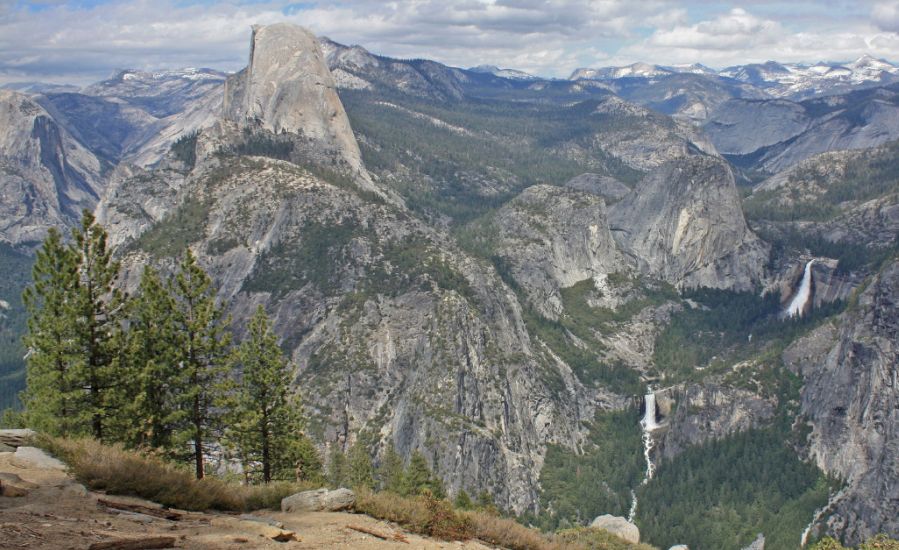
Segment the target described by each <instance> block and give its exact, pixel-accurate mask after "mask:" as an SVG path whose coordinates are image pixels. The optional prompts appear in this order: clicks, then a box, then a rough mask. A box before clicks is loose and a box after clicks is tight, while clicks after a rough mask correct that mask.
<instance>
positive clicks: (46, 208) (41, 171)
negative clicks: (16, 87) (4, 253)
mask: <svg viewBox="0 0 899 550" xmlns="http://www.w3.org/2000/svg"><path fill="white" fill-rule="evenodd" d="M0 128H2V129H3V132H2V133H0V220H2V221H0V241H5V242H7V243H10V244H12V245H20V244H25V245H28V244H31V245H33V244H35V243H37V242H40V241H41V240H43V238H44V236H45V235H46V233H47V230H48V229H49V228H50V227H65V226H67V225H69V224H71V223H72V222H73V221H76V220H78V219H80V217H81V210H82V209H84V208H87V209H93V207H94V205H95V204H96V203H97V201H98V199H99V196H100V193H101V192H102V173H103V171H104V169H105V168H106V167H105V166H104V164H103V163H102V162H101V161H100V160H99V159H98V158H97V157H96V156H95V155H94V154H93V153H91V152H90V150H88V149H87V148H86V147H85V146H84V145H83V144H81V143H80V142H79V141H78V140H76V139H75V138H74V137H72V135H71V134H69V133H68V132H67V131H66V130H65V129H64V128H62V127H61V126H60V125H59V124H58V123H57V121H56V120H55V119H54V118H53V117H52V116H51V115H50V114H49V113H48V112H47V111H46V110H45V109H44V108H43V107H41V106H40V105H38V104H37V103H36V102H35V101H33V100H32V99H30V98H29V97H28V96H25V95H23V94H20V93H17V92H10V91H6V90H0Z"/></svg>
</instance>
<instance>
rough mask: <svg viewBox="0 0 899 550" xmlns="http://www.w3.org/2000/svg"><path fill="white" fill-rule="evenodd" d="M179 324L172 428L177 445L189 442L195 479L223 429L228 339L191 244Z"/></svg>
mask: <svg viewBox="0 0 899 550" xmlns="http://www.w3.org/2000/svg"><path fill="white" fill-rule="evenodd" d="M173 290H174V297H175V304H176V307H175V327H176V330H177V332H178V334H180V338H179V342H178V344H179V345H178V349H177V355H176V361H177V365H178V369H179V372H178V380H177V383H178V384H179V385H180V388H181V390H180V392H179V396H178V401H179V408H180V409H181V414H182V417H181V420H180V422H179V423H178V425H177V426H176V429H175V432H174V434H173V435H174V445H175V446H176V447H179V448H180V446H181V445H183V444H184V445H186V444H190V446H191V447H192V448H193V452H192V453H191V454H192V460H193V462H194V465H195V469H196V476H197V479H202V478H203V477H205V475H206V472H205V452H206V450H207V444H208V443H210V442H211V441H212V440H214V439H216V436H217V435H218V433H219V432H220V430H221V428H222V419H223V412H222V409H221V407H219V405H220V404H221V403H222V401H223V397H224V394H225V391H226V389H227V386H226V374H227V355H228V345H229V343H230V338H229V336H228V334H226V333H225V330H224V327H225V326H226V325H227V321H224V322H223V320H222V311H221V309H220V308H219V307H218V306H217V305H216V303H215V293H214V291H213V289H212V281H211V280H210V278H209V276H208V275H207V274H206V272H205V271H203V269H202V268H201V267H200V266H199V264H197V259H196V257H195V256H194V255H193V252H191V251H190V249H188V250H187V252H185V255H184V258H183V260H182V261H181V265H180V268H179V272H178V274H177V275H176V276H175V284H174V287H173Z"/></svg>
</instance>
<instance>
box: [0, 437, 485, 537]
mask: <svg viewBox="0 0 899 550" xmlns="http://www.w3.org/2000/svg"><path fill="white" fill-rule="evenodd" d="M14 457H15V454H14V453H0V483H2V484H3V486H10V485H12V486H16V487H19V488H23V489H24V490H25V491H27V494H26V495H24V496H18V497H7V496H0V548H3V549H4V550H14V549H17V548H27V549H29V550H61V549H73V550H86V549H88V548H90V547H91V545H93V544H96V543H103V542H113V541H122V540H130V539H148V538H151V537H174V539H175V542H174V547H175V548H184V549H194V550H201V549H202V550H209V549H216V550H225V549H237V548H241V549H249V548H253V549H256V548H260V549H266V548H278V549H291V548H296V549H300V548H308V549H325V548H358V549H362V550H368V549H377V550H381V549H390V548H404V549H409V548H416V549H425V550H437V549H442V548H447V549H449V548H453V549H470V550H475V549H486V548H487V547H486V546H484V545H483V544H480V543H478V542H476V541H467V542H441V541H436V540H433V539H428V538H424V537H420V536H418V535H415V534H412V533H408V532H406V531H404V530H402V529H401V528H399V527H397V526H396V525H393V524H390V523H387V522H384V521H379V520H376V519H374V518H371V517H369V516H365V515H361V514H348V513H330V512H313V513H291V514H286V513H280V512H278V513H275V512H270V511H263V512H259V513H258V514H254V515H253V516H252V517H253V519H247V517H246V516H243V517H241V516H239V515H236V514H223V513H195V512H178V514H179V515H180V516H181V517H180V519H177V520H170V519H165V518H161V517H154V516H152V515H149V514H143V513H134V512H128V511H124V510H119V509H117V508H115V507H113V506H117V505H132V506H138V507H146V508H149V509H151V510H152V509H160V510H161V508H160V506H159V505H158V504H155V503H153V502H149V501H146V500H142V499H136V498H128V497H121V496H115V497H113V496H110V495H104V494H102V493H96V492H92V491H87V490H85V488H84V486H82V485H80V484H78V483H77V482H76V481H74V480H73V479H72V478H71V477H70V476H68V475H67V474H66V473H65V472H64V471H61V470H59V469H53V468H44V467H39V466H38V465H36V464H34V463H27V462H23V461H21V460H19V459H17V458H14ZM13 476H15V477H13ZM16 477H17V478H19V479H18V480H17V479H16ZM23 492H24V491H23ZM104 502H105V503H107V504H112V506H109V505H107V504H104ZM266 522H270V523H277V524H283V529H280V528H277V527H274V526H272V525H271V524H269V523H266ZM358 529H361V530H362V531H371V532H374V533H377V534H378V535H381V536H385V537H387V538H388V539H393V540H382V539H380V538H377V537H376V536H373V535H370V534H366V533H364V532H362V531H360V530H358ZM284 531H290V532H292V533H294V535H295V537H296V539H297V540H293V541H288V542H277V541H275V540H273V539H272V538H271V537H272V536H275V535H278V534H279V533H283V532H284Z"/></svg>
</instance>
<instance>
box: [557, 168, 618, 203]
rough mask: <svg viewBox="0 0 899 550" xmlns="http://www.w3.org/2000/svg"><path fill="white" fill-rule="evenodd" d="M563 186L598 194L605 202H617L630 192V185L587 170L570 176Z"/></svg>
mask: <svg viewBox="0 0 899 550" xmlns="http://www.w3.org/2000/svg"><path fill="white" fill-rule="evenodd" d="M565 187H567V188H569V189H574V190H575V191H583V192H584V193H592V194H594V195H599V196H600V197H602V198H604V199H605V200H606V203H613V202H618V201H620V200H621V199H623V198H624V197H625V196H627V195H628V194H630V192H631V188H630V187H628V186H627V185H625V184H623V183H621V182H620V181H618V180H616V179H615V178H612V177H609V176H600V175H599V174H591V173H589V172H588V173H586V174H581V175H580V176H575V177H573V178H571V179H570V180H568V181H567V182H565Z"/></svg>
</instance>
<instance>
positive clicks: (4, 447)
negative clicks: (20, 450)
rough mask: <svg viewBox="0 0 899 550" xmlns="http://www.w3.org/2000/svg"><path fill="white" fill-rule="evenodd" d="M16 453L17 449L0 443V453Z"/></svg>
mask: <svg viewBox="0 0 899 550" xmlns="http://www.w3.org/2000/svg"><path fill="white" fill-rule="evenodd" d="M14 452H16V448H15V447H10V446H9V445H7V444H5V443H0V453H14Z"/></svg>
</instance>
